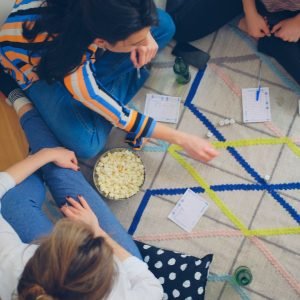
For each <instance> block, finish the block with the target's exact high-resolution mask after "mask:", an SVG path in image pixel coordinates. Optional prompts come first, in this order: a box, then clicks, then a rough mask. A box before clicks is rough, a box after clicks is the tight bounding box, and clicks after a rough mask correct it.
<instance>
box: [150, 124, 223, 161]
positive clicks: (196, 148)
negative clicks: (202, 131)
mask: <svg viewBox="0 0 300 300" xmlns="http://www.w3.org/2000/svg"><path fill="white" fill-rule="evenodd" d="M152 137H153V138H156V139H160V140H165V141H167V142H169V143H171V144H177V145H179V146H181V147H182V148H183V149H184V150H185V151H186V153H187V154H189V155H190V156H191V157H192V158H194V159H197V160H202V161H204V162H207V161H209V160H211V159H213V158H214V157H216V156H217V155H218V154H219V153H218V151H217V150H216V149H215V148H214V147H213V146H212V145H211V144H210V143H209V142H208V141H206V140H204V139H202V138H200V137H198V136H196V135H192V134H188V133H185V132H182V131H179V130H176V129H173V128H171V127H168V126H166V125H163V124H160V123H157V124H156V127H155V129H154V131H153V134H152Z"/></svg>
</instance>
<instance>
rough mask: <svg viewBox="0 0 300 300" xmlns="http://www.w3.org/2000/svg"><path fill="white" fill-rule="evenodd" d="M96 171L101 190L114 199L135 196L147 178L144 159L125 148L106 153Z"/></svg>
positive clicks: (96, 181) (96, 179)
mask: <svg viewBox="0 0 300 300" xmlns="http://www.w3.org/2000/svg"><path fill="white" fill-rule="evenodd" d="M94 172H95V175H96V176H94V178H95V184H96V186H97V187H98V189H99V190H100V192H101V193H102V194H103V195H104V196H105V197H108V198H110V199H113V200H120V199H126V198H129V197H131V196H133V195H134V194H136V193H137V192H138V191H139V190H140V188H141V186H142V185H143V183H144V180H145V168H144V165H143V162H142V160H141V159H140V157H138V156H137V155H136V154H135V153H133V152H132V151H130V150H125V149H118V150H116V151H114V152H107V153H106V154H104V155H103V156H102V157H101V158H100V160H99V161H98V162H97V164H96V166H95V170H94Z"/></svg>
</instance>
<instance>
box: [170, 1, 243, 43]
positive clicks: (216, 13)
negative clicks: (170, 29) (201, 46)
mask: <svg viewBox="0 0 300 300" xmlns="http://www.w3.org/2000/svg"><path fill="white" fill-rule="evenodd" d="M172 1H173V0H168V2H170V4H169V3H168V6H167V9H168V8H169V9H168V10H169V11H168V12H169V13H170V14H171V16H172V18H173V20H174V22H175V26H176V33H175V39H176V40H177V41H179V42H190V41H193V40H197V39H200V38H202V37H204V36H206V35H208V34H210V33H212V32H214V31H215V30H217V29H219V28H220V27H222V26H223V25H225V24H226V23H228V22H229V21H230V20H231V19H233V18H234V17H236V16H237V15H239V14H241V13H242V12H243V5H242V1H241V0H226V1H224V0H185V1H184V2H183V3H182V4H180V5H179V6H178V9H176V8H175V9H173V7H172V5H171V3H172Z"/></svg>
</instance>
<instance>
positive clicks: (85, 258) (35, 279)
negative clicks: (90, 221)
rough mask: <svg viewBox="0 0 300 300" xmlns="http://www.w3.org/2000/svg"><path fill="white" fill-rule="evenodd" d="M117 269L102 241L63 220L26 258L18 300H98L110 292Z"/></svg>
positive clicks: (79, 225)
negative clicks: (27, 259) (31, 254)
mask: <svg viewBox="0 0 300 300" xmlns="http://www.w3.org/2000/svg"><path fill="white" fill-rule="evenodd" d="M115 272H116V267H115V265H114V260H113V251H112V249H111V247H110V246H109V245H108V244H107V243H106V241H105V240H104V238H102V237H95V236H94V232H93V231H92V229H91V228H90V227H89V226H88V225H86V224H84V223H80V222H74V221H70V220H67V219H62V220H60V221H59V222H57V224H56V226H55V228H54V230H53V233H52V234H51V235H50V236H48V237H47V238H45V239H44V240H42V242H41V244H40V246H39V247H38V248H37V250H36V251H35V253H34V255H33V256H32V257H31V258H30V259H29V261H28V263H27V264H26V266H25V268H24V271H23V273H22V275H21V278H20V280H19V284H18V296H19V298H18V299H19V300H35V299H36V298H37V297H38V299H41V300H99V299H105V298H106V297H107V296H108V294H109V293H110V291H111V288H112V285H113V281H114V278H115Z"/></svg>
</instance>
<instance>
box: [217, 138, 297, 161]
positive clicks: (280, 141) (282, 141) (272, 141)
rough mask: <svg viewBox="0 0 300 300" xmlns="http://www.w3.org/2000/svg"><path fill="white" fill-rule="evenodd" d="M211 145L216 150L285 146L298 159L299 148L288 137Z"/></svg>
mask: <svg viewBox="0 0 300 300" xmlns="http://www.w3.org/2000/svg"><path fill="white" fill-rule="evenodd" d="M212 144H213V145H214V146H215V147H216V148H217V149H225V148H227V147H248V146H260V145H280V144H286V145H287V146H288V147H289V148H290V149H291V151H292V152H294V154H295V155H297V156H298V157H300V148H299V147H298V146H297V145H296V144H295V143H294V142H293V141H292V140H291V139H290V138H288V137H281V138H260V139H251V140H236V141H226V142H212Z"/></svg>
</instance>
